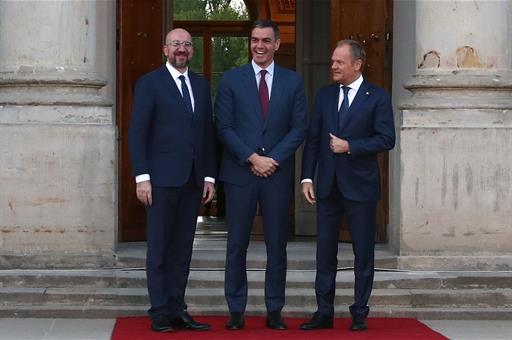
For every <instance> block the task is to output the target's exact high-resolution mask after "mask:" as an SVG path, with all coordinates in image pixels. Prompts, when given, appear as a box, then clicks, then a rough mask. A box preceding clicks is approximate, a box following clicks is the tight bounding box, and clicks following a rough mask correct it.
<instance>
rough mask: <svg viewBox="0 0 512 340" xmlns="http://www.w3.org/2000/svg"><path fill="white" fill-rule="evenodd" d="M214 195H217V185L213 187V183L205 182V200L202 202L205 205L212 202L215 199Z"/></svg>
mask: <svg viewBox="0 0 512 340" xmlns="http://www.w3.org/2000/svg"><path fill="white" fill-rule="evenodd" d="M214 195H215V185H213V183H212V182H207V181H205V182H204V187H203V198H202V200H201V201H202V203H203V205H205V204H206V203H208V202H210V201H211V200H212V199H213V196H214Z"/></svg>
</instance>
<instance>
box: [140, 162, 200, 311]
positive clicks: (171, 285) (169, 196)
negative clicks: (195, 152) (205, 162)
mask: <svg viewBox="0 0 512 340" xmlns="http://www.w3.org/2000/svg"><path fill="white" fill-rule="evenodd" d="M193 173H194V172H193V171H192V174H193ZM152 195H153V204H152V205H151V206H148V207H146V215H147V257H146V275H147V285H148V293H149V299H150V302H151V308H150V309H149V311H148V314H149V316H150V317H152V318H153V317H155V316H158V315H164V316H168V317H178V316H181V315H182V314H183V312H184V311H185V310H186V309H187V305H186V304H185V288H186V286H187V280H188V275H189V269H190V260H191V257H192V246H193V242H194V234H195V231H196V223H197V214H198V210H199V206H200V204H201V195H202V190H201V189H200V188H198V186H197V183H196V181H195V176H194V175H192V176H191V177H190V179H189V180H188V182H187V183H186V184H185V185H184V186H182V187H155V186H153V188H152Z"/></svg>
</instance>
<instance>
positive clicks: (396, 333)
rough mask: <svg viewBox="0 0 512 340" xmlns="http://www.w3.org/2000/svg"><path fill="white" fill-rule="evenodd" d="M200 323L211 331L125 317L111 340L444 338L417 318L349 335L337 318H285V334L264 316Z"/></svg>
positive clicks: (371, 324) (385, 321)
mask: <svg viewBox="0 0 512 340" xmlns="http://www.w3.org/2000/svg"><path fill="white" fill-rule="evenodd" d="M196 319H197V320H198V321H200V322H207V323H209V324H211V325H212V329H211V330H210V331H206V332H193V331H184V330H176V331H174V332H171V333H155V332H152V331H151V329H150V321H149V318H147V317H128V318H119V319H117V322H116V325H115V327H114V331H113V333H112V340H131V339H134V340H150V339H187V340H188V339H193V340H195V339H204V340H220V339H222V340H238V339H241V340H253V339H279V340H287V339H291V340H317V339H322V340H326V339H329V340H330V339H379V340H381V339H390V340H391V339H393V340H397V339H398V340H406V339H415V340H416V339H418V340H420V339H425V340H427V339H428V340H434V339H446V338H445V337H444V336H442V335H441V334H439V333H437V332H435V331H433V330H431V329H430V328H428V327H427V326H425V325H424V324H422V323H421V322H419V321H418V320H416V319H405V318H370V319H368V330H367V331H365V332H350V331H349V330H348V327H349V325H350V319H349V318H343V319H336V320H335V321H334V328H333V329H325V330H319V331H301V330H300V329H299V325H300V324H301V323H302V322H304V321H305V320H306V319H303V318H285V321H286V323H287V324H288V327H289V328H290V329H289V330H287V331H275V330H270V329H267V328H265V318H264V317H246V319H245V328H244V329H243V330H241V331H227V330H226V329H225V328H224V325H225V323H226V321H227V317H222V316H210V317H197V318H196Z"/></svg>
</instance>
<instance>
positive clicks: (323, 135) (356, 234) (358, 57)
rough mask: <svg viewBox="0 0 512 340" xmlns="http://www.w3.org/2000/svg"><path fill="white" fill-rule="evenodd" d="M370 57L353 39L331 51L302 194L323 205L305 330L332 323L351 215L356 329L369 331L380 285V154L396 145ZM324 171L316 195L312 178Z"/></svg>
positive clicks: (306, 158)
mask: <svg viewBox="0 0 512 340" xmlns="http://www.w3.org/2000/svg"><path fill="white" fill-rule="evenodd" d="M365 59H366V54H365V51H364V49H363V47H362V46H361V45H360V44H359V43H358V42H356V41H353V40H342V41H340V42H338V44H337V46H336V48H335V50H334V52H333V54H332V60H331V61H332V66H331V71H332V78H333V80H334V82H335V83H334V84H332V85H328V86H325V87H322V88H321V89H319V90H318V92H317V94H316V97H315V103H314V107H313V110H314V112H313V114H314V118H313V121H312V124H311V126H310V129H309V132H308V137H307V139H306V146H305V149H304V156H303V159H302V193H303V195H304V197H305V198H306V200H307V201H308V202H309V203H310V204H315V203H317V209H316V216H317V251H316V266H317V272H316V281H315V292H316V299H317V304H318V310H317V312H316V313H315V314H314V315H313V317H312V319H311V320H310V321H309V322H306V323H304V324H302V325H301V329H304V330H311V329H320V328H332V326H333V316H334V297H335V288H336V270H337V253H338V238H339V228H340V224H341V220H342V216H343V215H345V216H346V217H347V222H348V228H349V232H350V237H351V239H352V249H353V252H354V256H355V261H354V274H355V296H354V300H355V301H354V303H353V304H352V305H351V306H350V313H351V315H352V324H351V326H350V329H351V330H354V331H359V330H365V329H366V328H367V324H366V317H367V315H368V312H369V308H368V306H367V303H368V299H369V297H370V293H371V291H372V285H373V273H374V247H375V242H374V238H375V225H376V206H377V201H378V200H379V198H380V179H379V166H378V162H377V154H378V153H380V152H383V151H385V150H390V149H392V148H393V147H394V145H395V126H394V121H393V109H392V106H391V100H390V98H389V95H388V94H387V93H386V92H385V91H384V90H383V89H381V88H379V87H377V86H375V85H372V84H370V83H369V82H367V81H366V80H364V79H363V76H362V74H361V71H362V68H363V65H364V63H365ZM317 166H318V170H317V171H318V172H317V186H316V187H317V197H315V191H314V188H313V183H312V180H313V178H314V176H315V169H316V168H317Z"/></svg>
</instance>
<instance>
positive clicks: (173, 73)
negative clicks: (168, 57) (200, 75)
mask: <svg viewBox="0 0 512 340" xmlns="http://www.w3.org/2000/svg"><path fill="white" fill-rule="evenodd" d="M165 66H166V67H167V69H168V70H169V73H171V76H172V78H173V79H174V81H177V80H178V77H179V76H181V75H184V76H185V78H188V67H187V70H186V71H185V72H184V73H181V72H180V71H178V70H177V69H175V68H174V67H173V66H172V65H171V64H169V62H166V63H165Z"/></svg>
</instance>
